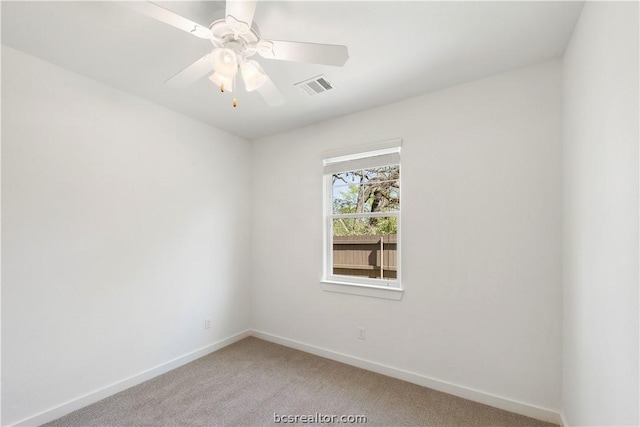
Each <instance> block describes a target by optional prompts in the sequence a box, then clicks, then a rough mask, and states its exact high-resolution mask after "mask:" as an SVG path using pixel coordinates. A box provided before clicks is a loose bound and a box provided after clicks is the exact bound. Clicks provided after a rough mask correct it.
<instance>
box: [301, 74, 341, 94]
mask: <svg viewBox="0 0 640 427" xmlns="http://www.w3.org/2000/svg"><path fill="white" fill-rule="evenodd" d="M294 86H297V87H299V88H300V89H302V90H304V91H305V92H306V93H307V94H308V95H317V94H319V93H322V92H326V91H328V90H331V89H333V84H332V83H331V82H330V81H329V79H327V77H326V76H324V75H322V74H321V75H319V76H316V77H314V78H312V79H309V80H305V81H303V82H300V83H296V84H295V85H294Z"/></svg>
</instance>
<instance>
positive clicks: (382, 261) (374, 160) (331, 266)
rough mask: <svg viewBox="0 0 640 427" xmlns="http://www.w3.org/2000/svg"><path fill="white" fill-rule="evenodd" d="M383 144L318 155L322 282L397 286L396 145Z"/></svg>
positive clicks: (398, 193) (394, 143)
mask: <svg viewBox="0 0 640 427" xmlns="http://www.w3.org/2000/svg"><path fill="white" fill-rule="evenodd" d="M385 145H386V147H385V148H377V149H375V150H369V151H366V152H360V153H356V154H349V155H343V156H338V157H331V158H327V159H324V175H325V176H324V179H325V183H324V188H325V263H324V264H325V273H324V274H325V282H328V283H338V284H342V285H360V286H370V287H387V288H390V289H393V290H399V289H400V146H399V141H390V142H388V143H386V144H385ZM325 289H326V288H325ZM349 293H351V292H349Z"/></svg>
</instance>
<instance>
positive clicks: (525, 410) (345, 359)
mask: <svg viewBox="0 0 640 427" xmlns="http://www.w3.org/2000/svg"><path fill="white" fill-rule="evenodd" d="M251 335H253V336H254V337H256V338H260V339H263V340H265V341H269V342H273V343H276V344H281V345H284V346H286V347H290V348H294V349H296V350H301V351H304V352H307V353H311V354H315V355H317V356H321V357H326V358H327V359H331V360H335V361H337V362H342V363H345V364H347V365H352V366H355V367H358V368H362V369H366V370H368V371H372V372H376V373H379V374H383V375H387V376H389V377H392V378H397V379H400V380H403V381H407V382H410V383H413V384H418V385H421V386H423V387H428V388H431V389H434V390H438V391H442V392H444V393H448V394H452V395H454V396H458V397H462V398H464V399H468V400H472V401H474V402H478V403H483V404H485V405H489V406H493V407H495V408H499V409H503V410H505V411H509V412H514V413H516V414H520V415H524V416H526V417H530V418H535V419H537V420H541V421H546V422H550V423H554V424H560V423H561V422H563V421H564V420H562V419H561V415H560V414H559V413H557V412H555V411H552V410H550V409H545V408H541V407H538V406H535V405H529V404H527V403H522V402H518V401H515V400H512V399H508V398H505V397H501V396H497V395H494V394H491V393H486V392H483V391H480V390H474V389H471V388H469V387H464V386H460V385H457V384H452V383H449V382H447V381H442V380H437V379H434V378H429V377H427V376H424V375H421V374H416V373H414V372H409V371H405V370H403V369H398V368H394V367H393V366H388V365H383V364H381V363H376V362H371V361H369V360H365V359H361V358H359V357H354V356H349V355H347V354H343V353H338V352H335V351H332V350H328V349H325V348H321V347H316V346H314V345H310V344H305V343H302V342H300V341H295V340H291V339H288V338H284V337H280V336H277V335H273V334H269V333H267V332H262V331H258V330H255V329H254V330H252V331H251Z"/></svg>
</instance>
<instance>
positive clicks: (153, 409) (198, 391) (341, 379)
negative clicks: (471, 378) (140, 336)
mask: <svg viewBox="0 0 640 427" xmlns="http://www.w3.org/2000/svg"><path fill="white" fill-rule="evenodd" d="M274 413H275V414H277V415H278V416H289V415H291V416H294V415H309V416H313V417H316V415H315V414H316V413H318V414H322V416H333V415H336V416H342V415H345V416H348V415H364V416H365V417H366V425H371V426H531V427H534V426H552V425H553V424H549V423H544V422H541V421H537V420H534V419H531V418H527V417H523V416H520V415H516V414H513V413H510V412H506V411H502V410H500V409H495V408H492V407H489V406H486V405H482V404H479V403H474V402H471V401H468V400H465V399H461V398H458V397H454V396H451V395H448V394H445V393H441V392H437V391H434V390H431V389H428V388H424V387H420V386H417V385H414V384H410V383H407V382H404V381H400V380H396V379H393V378H389V377H386V376H384V375H379V374H375V373H372V372H369V371H365V370H363V369H359V368H354V367H352V366H348V365H345V364H342V363H338V362H334V361H332V360H329V359H325V358H322V357H318V356H314V355H311V354H308V353H304V352H301V351H297V350H292V349H290V348H287V347H283V346H280V345H277V344H272V343H269V342H266V341H262V340H259V339H257V338H246V339H244V340H242V341H239V342H237V343H235V344H232V345H230V346H228V347H225V348H223V349H222V350H219V351H217V352H215V353H212V354H210V355H208V356H205V357H203V358H201V359H198V360H196V361H194V362H191V363H189V364H187V365H185V366H182V367H180V368H178V369H175V370H173V371H171V372H168V373H166V374H164V375H161V376H159V377H156V378H154V379H152V380H150V381H147V382H144V383H142V384H140V385H137V386H135V387H132V388H130V389H128V390H125V391H123V392H120V393H118V394H115V395H113V396H111V397H109V398H106V399H104V400H102V401H100V402H97V403H95V404H93V405H90V406H87V407H85V408H83V409H80V410H78V411H75V412H72V413H71V414H69V415H67V416H64V417H62V418H59V419H57V420H55V421H53V422H51V423H49V424H46V425H47V426H276V425H286V424H283V423H280V424H277V423H275V422H274V421H275V420H274ZM318 417H319V416H318ZM315 419H316V420H320V418H315ZM286 420H287V421H293V419H289V418H287V419H286ZM313 420H314V418H311V421H313ZM322 420H325V421H326V418H323V419H322ZM299 421H305V420H302V419H299ZM306 421H309V420H306ZM345 421H349V420H345ZM287 424H289V425H290V423H287ZM335 424H339V422H336V423H335ZM297 425H304V424H303V423H298V424H297ZM307 425H326V424H324V423H322V422H318V423H313V424H307ZM350 425H358V424H350ZM359 425H365V424H364V423H361V424H359Z"/></svg>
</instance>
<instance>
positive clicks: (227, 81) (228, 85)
mask: <svg viewBox="0 0 640 427" xmlns="http://www.w3.org/2000/svg"><path fill="white" fill-rule="evenodd" d="M209 80H211V81H212V82H213V83H215V84H216V85H217V86H218V87H220V89H221V90H222V91H224V92H226V91H229V92H233V77H225V76H223V75H222V74H218V73H213V74H212V75H211V76H210V77H209Z"/></svg>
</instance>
